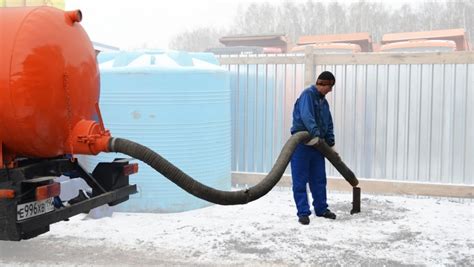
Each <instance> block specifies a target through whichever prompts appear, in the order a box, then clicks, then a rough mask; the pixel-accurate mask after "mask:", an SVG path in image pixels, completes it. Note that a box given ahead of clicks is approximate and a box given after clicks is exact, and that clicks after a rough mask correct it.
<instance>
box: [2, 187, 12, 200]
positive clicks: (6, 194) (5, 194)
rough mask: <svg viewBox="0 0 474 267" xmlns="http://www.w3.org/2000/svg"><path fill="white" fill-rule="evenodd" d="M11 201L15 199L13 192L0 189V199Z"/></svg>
mask: <svg viewBox="0 0 474 267" xmlns="http://www.w3.org/2000/svg"><path fill="white" fill-rule="evenodd" d="M7 198H8V199H12V198H15V190H13V189H0V199H7Z"/></svg>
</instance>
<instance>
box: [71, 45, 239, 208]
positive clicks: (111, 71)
mask: <svg viewBox="0 0 474 267" xmlns="http://www.w3.org/2000/svg"><path fill="white" fill-rule="evenodd" d="M98 62H99V65H100V72H101V95H100V109H101V112H102V117H103V119H104V123H105V126H106V128H108V129H109V130H110V131H111V133H112V135H113V136H114V137H121V138H126V139H129V140H132V141H135V142H138V143H140V144H142V145H145V146H148V147H149V148H151V149H152V150H154V151H155V152H157V153H159V154H160V155H162V156H163V157H165V158H166V159H167V160H168V161H170V162H172V163H173V164H174V165H176V166H177V167H179V168H180V169H181V170H183V171H184V172H186V173H187V174H189V175H190V176H192V177H193V178H195V179H196V180H198V181H200V182H201V183H203V184H206V185H208V186H211V187H214V188H218V189H221V190H230V185H231V180H230V175H231V173H230V172H231V114H230V105H231V103H230V97H231V94H230V88H229V74H228V72H227V70H225V69H223V68H221V67H220V66H218V65H217V60H216V59H215V57H214V56H213V55H212V54H208V53H186V52H176V51H147V52H115V53H114V52H111V53H104V54H102V55H100V56H99V58H98ZM115 157H126V156H124V155H120V154H115V153H108V154H106V153H101V154H99V155H97V156H81V157H80V161H81V162H82V163H83V164H84V165H85V166H86V168H87V169H89V170H90V171H91V170H92V169H93V168H94V167H95V165H96V164H97V163H98V162H100V161H112V160H113V158H115ZM139 168H140V169H139V172H138V174H134V175H132V176H130V182H131V183H135V184H137V185H138V188H139V191H140V192H139V193H138V194H135V195H132V196H131V198H130V200H129V201H127V202H125V203H122V204H120V205H119V206H117V208H116V209H117V210H120V211H129V212H179V211H186V210H191V209H196V208H201V207H205V206H208V205H210V203H208V202H206V201H203V200H200V199H198V198H196V197H194V196H192V195H190V194H188V193H187V192H185V191H184V190H182V189H181V188H179V187H178V186H176V185H175V184H173V183H172V182H170V181H169V180H168V179H166V178H165V177H163V176H162V175H161V174H159V173H157V172H156V171H155V170H153V169H151V168H150V167H149V166H148V165H146V164H145V163H142V162H139Z"/></svg>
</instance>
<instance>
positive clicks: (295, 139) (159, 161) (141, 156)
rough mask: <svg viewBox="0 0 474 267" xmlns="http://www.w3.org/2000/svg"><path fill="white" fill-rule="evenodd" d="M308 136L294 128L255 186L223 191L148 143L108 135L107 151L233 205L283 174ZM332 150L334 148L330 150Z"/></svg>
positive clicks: (263, 191) (260, 192)
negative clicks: (181, 166) (183, 168)
mask: <svg viewBox="0 0 474 267" xmlns="http://www.w3.org/2000/svg"><path fill="white" fill-rule="evenodd" d="M309 139H310V135H309V133H308V132H297V133H295V134H293V135H292V136H291V137H290V139H288V141H287V142H286V143H285V145H284V146H283V148H282V151H281V152H280V155H279V156H278V158H277V160H276V162H275V164H274V165H273V168H272V169H271V170H270V172H269V173H268V175H267V176H266V177H265V178H264V179H263V180H262V181H260V182H259V183H258V184H256V185H255V186H253V187H251V188H248V189H245V190H240V191H222V190H217V189H214V188H211V187H209V186H206V185H204V184H202V183H200V182H198V181H196V180H194V179H193V178H192V177H190V176H189V175H187V174H186V173H184V172H183V171H181V170H180V169H178V168H177V167H176V166H174V165H173V164H172V163H170V162H169V161H167V160H166V159H164V158H163V157H162V156H160V155H159V154H158V153H156V152H154V151H152V150H151V149H149V148H148V147H145V146H143V145H140V144H137V143H135V142H133V141H130V140H126V139H122V138H111V139H110V142H109V151H110V152H118V153H123V154H126V155H129V156H131V157H133V158H135V159H138V160H141V161H143V162H144V163H146V164H148V165H149V166H151V167H152V168H153V169H155V170H156V171H158V172H159V173H161V174H162V175H163V176H165V177H166V178H168V179H169V180H170V181H172V182H173V183H175V184H176V185H178V186H179V187H181V188H182V189H184V190H185V191H187V192H188V193H190V194H192V195H194V196H196V197H198V198H201V199H204V200H207V201H209V202H212V203H216V204H220V205H236V204H246V203H248V202H251V201H254V200H256V199H258V198H260V197H262V196H264V195H265V194H266V193H268V192H269V191H270V190H271V189H272V188H273V187H274V186H275V185H276V184H277V183H278V181H279V180H280V179H281V177H282V176H283V173H284V172H285V169H286V167H287V166H288V163H289V162H290V160H291V155H292V154H293V152H294V151H295V149H296V146H297V145H298V144H299V143H306V142H307V141H309ZM318 143H321V142H318ZM322 143H325V142H322ZM326 146H327V144H326ZM315 147H316V146H315ZM317 148H318V147H317ZM318 149H319V148H318ZM330 151H333V150H332V149H329V152H330ZM327 152H328V151H326V153H327ZM333 153H335V152H334V151H333ZM336 155H337V153H336ZM325 156H326V155H325ZM339 160H340V158H339ZM340 162H342V161H340ZM331 163H332V161H331ZM333 164H334V163H333ZM344 166H345V165H344ZM336 168H337V166H336ZM346 168H347V167H346ZM349 171H350V170H349ZM351 173H352V172H351ZM341 174H342V173H341ZM352 175H353V174H352ZM354 178H355V176H354ZM356 180H357V179H356ZM351 184H352V183H351Z"/></svg>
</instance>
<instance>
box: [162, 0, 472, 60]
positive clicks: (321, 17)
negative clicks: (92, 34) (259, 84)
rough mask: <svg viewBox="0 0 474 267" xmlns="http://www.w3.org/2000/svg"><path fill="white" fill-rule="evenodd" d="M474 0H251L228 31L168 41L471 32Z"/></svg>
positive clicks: (179, 44) (182, 44)
mask: <svg viewBox="0 0 474 267" xmlns="http://www.w3.org/2000/svg"><path fill="white" fill-rule="evenodd" d="M473 14H474V1H469V0H446V1H444V2H443V1H433V0H427V1H426V2H425V3H423V4H422V5H420V6H418V7H417V8H414V7H413V6H412V5H410V4H405V5H403V6H401V7H400V8H397V9H391V10H390V9H388V8H387V6H386V5H384V3H380V2H378V3H377V2H371V1H368V0H367V1H366V0H362V1H360V2H355V3H352V4H350V5H345V4H341V3H339V2H337V1H335V2H330V3H327V2H318V1H314V2H313V0H307V2H306V3H296V2H292V1H289V0H287V1H285V2H284V3H282V4H280V5H278V6H277V5H273V4H269V3H263V4H258V3H253V4H250V5H249V6H247V7H245V8H244V7H243V6H240V7H239V11H238V12H237V16H236V17H235V19H234V23H233V26H232V28H231V29H230V30H227V31H224V30H215V29H213V28H200V29H196V30H194V31H188V32H184V33H180V34H178V35H177V36H175V38H174V39H173V41H172V42H171V46H172V47H173V48H175V49H181V50H188V51H202V50H203V49H205V48H206V47H211V46H218V45H219V42H218V39H219V37H221V36H223V35H229V34H253V35H255V34H271V33H283V34H286V35H287V36H288V38H289V40H290V41H293V42H295V41H296V40H297V38H298V37H299V36H301V35H316V34H337V33H351V32H369V33H370V34H371V35H372V38H373V40H374V41H375V42H378V41H380V40H381V38H382V35H383V34H385V33H391V32H408V31H426V30H437V29H448V28H464V29H465V30H466V31H467V32H468V36H471V37H472V36H474V32H473V31H474V16H473Z"/></svg>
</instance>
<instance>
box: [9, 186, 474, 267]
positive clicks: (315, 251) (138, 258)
mask: <svg viewBox="0 0 474 267" xmlns="http://www.w3.org/2000/svg"><path fill="white" fill-rule="evenodd" d="M328 199H329V205H330V208H331V209H332V210H333V211H335V212H336V213H337V216H338V217H337V220H335V221H332V220H328V219H323V218H316V217H311V224H310V225H309V226H302V225H300V224H298V223H297V220H296V216H295V206H294V203H293V200H292V194H291V191H290V189H288V188H278V189H274V190H273V191H272V192H270V193H269V194H268V195H266V196H265V197H263V198H262V199H259V200H257V201H255V202H253V203H250V204H247V205H241V206H218V205H214V206H211V207H208V208H203V209H199V210H194V211H189V212H182V213H174V214H143V213H142V214H138V213H114V214H113V216H112V217H111V218H110V217H107V218H102V219H99V220H93V219H88V218H86V217H85V215H78V216H76V217H73V218H72V219H71V220H70V221H69V222H61V223H57V224H54V225H52V227H51V231H50V232H49V233H47V234H44V235H41V236H39V237H37V238H34V239H32V240H27V241H21V242H0V265H2V266H5V265H7V266H10V265H13V266H18V265H20V266H51V265H61V266H67V265H74V266H90V265H111V266H130V265H133V266H143V265H166V266H169V265H180V266H222V265H233V266H268V265H271V266H294V265H300V266H310V265H311V266H315V265H316V266H321V265H332V266H338V265H345V266H347V265H349V266H352V265H363V266H367V265H370V266H383V265H385V266H400V265H416V266H439V265H456V266H473V264H474V209H473V207H474V203H473V201H472V200H463V199H437V198H416V197H402V196H380V195H368V194H363V195H362V212H361V213H359V214H355V215H350V214H349V211H350V210H351V200H352V195H351V194H349V193H338V192H329V194H328Z"/></svg>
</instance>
